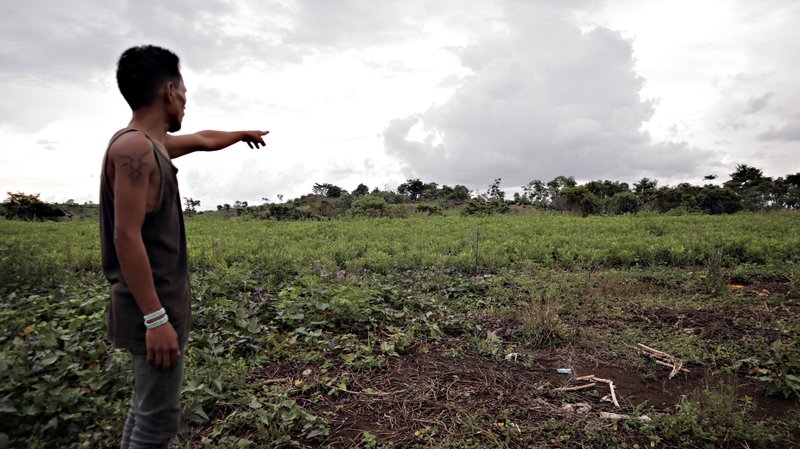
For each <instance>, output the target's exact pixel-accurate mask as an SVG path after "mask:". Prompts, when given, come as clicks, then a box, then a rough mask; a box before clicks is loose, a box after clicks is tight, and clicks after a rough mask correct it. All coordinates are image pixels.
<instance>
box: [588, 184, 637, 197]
mask: <svg viewBox="0 0 800 449" xmlns="http://www.w3.org/2000/svg"><path fill="white" fill-rule="evenodd" d="M585 185H586V188H587V189H588V190H589V191H590V192H592V193H593V194H594V195H595V196H596V197H598V198H600V199H601V200H607V199H610V198H611V197H613V196H614V195H616V194H618V193H622V192H629V191H630V188H629V187H628V183H626V182H618V181H609V180H607V179H606V180H603V181H591V182H587V183H586V184H585Z"/></svg>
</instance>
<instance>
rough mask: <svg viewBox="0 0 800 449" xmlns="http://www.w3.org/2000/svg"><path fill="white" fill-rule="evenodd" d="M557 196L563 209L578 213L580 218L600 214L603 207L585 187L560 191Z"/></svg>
mask: <svg viewBox="0 0 800 449" xmlns="http://www.w3.org/2000/svg"><path fill="white" fill-rule="evenodd" d="M559 195H560V196H561V198H562V200H563V202H564V203H563V204H564V207H566V208H567V209H569V210H572V211H574V212H578V213H580V214H581V216H582V217H586V216H587V215H591V214H596V213H598V212H600V210H601V209H602V206H603V203H602V202H601V201H600V199H599V198H597V196H596V195H595V194H593V193H592V192H590V191H589V189H587V188H586V186H578V187H567V188H564V189H562V190H561V192H560V194H559Z"/></svg>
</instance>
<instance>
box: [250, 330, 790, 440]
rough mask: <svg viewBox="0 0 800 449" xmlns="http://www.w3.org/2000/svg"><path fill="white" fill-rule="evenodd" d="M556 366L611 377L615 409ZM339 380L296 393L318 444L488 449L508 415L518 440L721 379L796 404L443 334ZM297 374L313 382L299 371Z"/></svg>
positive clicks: (774, 403)
mask: <svg viewBox="0 0 800 449" xmlns="http://www.w3.org/2000/svg"><path fill="white" fill-rule="evenodd" d="M331 362H332V363H333V365H334V367H333V368H332V369H329V373H328V374H329V375H330V374H334V375H335V374H336V373H337V372H343V370H342V368H341V367H338V366H337V365H339V364H340V362H339V361H338V360H336V361H331ZM321 365H322V362H314V363H309V364H296V363H295V364H287V363H275V364H272V365H270V366H267V367H265V369H264V370H263V372H261V373H260V376H262V377H264V378H274V377H281V378H288V379H289V380H288V381H287V382H288V383H289V384H291V382H292V380H291V379H298V378H300V377H303V376H302V373H303V371H306V370H309V369H310V370H311V371H312V372H313V373H314V375H317V373H319V369H320V366H321ZM560 367H570V368H572V369H573V370H574V371H575V375H587V374H594V375H595V376H597V377H601V378H606V379H611V380H613V382H614V384H615V386H616V391H617V395H618V396H619V399H620V403H621V405H622V407H621V408H620V409H617V408H615V407H614V406H613V405H612V404H611V403H610V402H608V401H607V400H604V399H603V397H604V396H606V395H607V394H608V393H609V391H608V387H607V386H605V385H604V384H598V385H597V386H595V387H594V388H592V389H587V390H582V391H576V392H557V391H555V390H554V388H555V387H559V386H566V385H576V383H575V382H572V383H570V382H569V380H570V376H565V375H561V374H558V373H556V368H560ZM306 373H308V371H306ZM314 375H312V377H313V376H314ZM346 378H347V383H346V387H344V388H338V387H337V388H333V389H332V390H331V391H329V390H328V388H327V387H322V389H321V390H319V391H318V393H322V394H315V395H311V394H300V395H299V396H298V397H296V398H295V399H296V400H297V402H298V403H299V404H300V405H301V406H303V407H304V408H306V409H307V410H309V412H311V413H313V414H315V415H317V416H323V417H326V418H327V419H328V421H329V422H330V423H331V433H330V435H329V436H328V438H327V439H326V440H325V441H323V442H319V443H318V444H320V445H324V446H331V447H354V446H356V445H357V444H358V443H359V442H361V440H362V438H363V434H364V432H369V433H370V434H372V435H375V436H376V437H377V438H378V439H379V440H380V441H383V442H393V443H394V444H396V445H397V447H409V446H411V445H412V444H414V443H421V442H424V441H425V439H426V438H434V439H435V438H437V437H436V435H438V437H441V436H443V435H446V436H448V437H449V438H453V439H456V440H458V439H460V438H473V439H477V441H482V442H485V443H486V444H487V445H488V446H487V447H491V446H492V442H493V441H497V439H503V435H504V433H503V432H508V431H509V430H508V429H509V427H507V426H510V425H511V424H509V423H513V425H515V426H519V428H521V429H528V430H529V433H528V434H527V435H525V438H524V440H525V441H528V442H532V441H538V439H539V438H540V437H541V435H538V434H537V433H536V432H535V431H534V432H530V429H540V428H541V425H542V423H543V422H545V421H547V420H548V419H551V418H556V419H565V420H567V419H568V420H573V421H574V420H586V419H597V415H598V414H599V412H601V411H607V412H616V413H631V411H632V408H633V407H634V406H637V405H641V404H645V405H646V406H649V407H653V408H654V409H656V410H659V411H667V410H672V409H673V408H674V406H675V404H677V403H678V402H679V401H680V400H681V396H682V395H688V396H689V397H690V398H692V397H693V396H692V395H693V394H694V393H695V392H697V391H700V390H702V389H703V388H706V387H709V388H713V387H714V386H715V385H718V383H719V382H720V381H721V380H722V381H725V382H727V383H728V384H732V385H735V386H736V392H737V394H738V395H748V396H750V397H754V398H755V403H756V406H757V407H758V413H757V416H760V417H768V416H774V417H783V416H784V415H785V414H786V413H787V412H789V411H790V410H796V409H798V404H797V401H782V400H779V399H773V398H766V397H764V396H763V394H760V393H758V391H759V390H760V386H759V385H757V384H754V383H753V382H751V381H749V380H747V379H744V378H730V377H728V378H721V377H718V376H713V375H711V374H710V373H706V372H703V371H700V370H699V369H693V370H691V371H690V373H689V374H688V375H685V374H681V375H679V376H678V377H676V378H675V379H672V380H668V379H667V373H666V372H664V373H663V378H658V379H652V378H645V377H643V375H642V373H641V372H639V371H637V369H636V368H635V367H629V366H612V365H607V364H601V363H597V359H596V358H595V356H593V355H590V354H583V353H576V352H575V351H573V350H571V349H569V348H567V349H561V350H556V351H543V352H541V353H538V354H534V355H532V356H528V358H527V359H525V360H522V359H520V360H518V361H516V362H515V361H513V360H501V359H495V358H491V357H488V356H486V355H481V354H480V353H478V352H477V351H475V350H473V349H471V348H470V347H469V345H468V344H467V343H466V342H465V341H463V340H460V339H458V338H448V339H446V340H445V341H444V342H443V343H442V344H440V345H436V346H432V347H430V348H428V349H427V350H426V351H417V352H415V353H409V354H406V355H403V356H401V357H391V358H388V359H387V361H386V363H385V364H384V365H383V366H382V367H381V368H379V369H376V370H371V371H365V372H350V373H348V375H347V377H346ZM305 379H306V381H307V382H311V381H313V378H312V379H309V378H308V376H305ZM331 393H332V394H331ZM578 402H580V403H585V404H588V405H589V407H590V409H591V411H590V412H587V413H584V414H576V413H575V412H574V411H570V410H569V409H565V408H563V406H564V404H565V403H578ZM500 423H504V424H503V425H502V426H501V424H500ZM431 429H434V430H431ZM428 432H436V435H434V434H430V433H428Z"/></svg>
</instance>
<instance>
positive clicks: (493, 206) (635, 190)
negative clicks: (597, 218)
mask: <svg viewBox="0 0 800 449" xmlns="http://www.w3.org/2000/svg"><path fill="white" fill-rule="evenodd" d="M715 179H716V176H713V175H710V176H706V177H705V178H704V181H707V183H706V184H703V185H694V184H690V183H681V184H678V185H676V186H659V185H658V181H657V180H656V179H650V178H642V179H640V180H639V181H637V182H635V183H633V185H629V184H628V183H627V182H620V181H611V180H595V181H590V182H587V183H584V184H578V183H577V182H576V180H575V178H574V177H573V176H563V175H562V176H556V177H555V178H553V179H552V180H550V181H548V182H544V181H542V180H539V179H534V180H532V181H530V182H529V183H527V184H525V185H524V186H521V189H520V191H518V192H515V193H514V194H513V196H512V197H510V198H507V197H506V192H505V191H504V190H503V189H502V188H501V179H500V178H497V179H495V180H494V181H493V182H492V183H491V184H490V185H489V186H488V188H487V189H486V191H484V192H481V191H472V190H470V189H469V188H467V187H466V186H464V185H455V186H449V185H446V184H445V185H440V184H438V183H436V182H424V181H422V180H420V179H418V178H415V179H408V180H406V181H405V182H404V183H402V184H400V185H399V186H397V188H396V189H394V190H391V189H387V190H381V189H379V188H377V187H375V188H373V189H371V190H370V188H369V187H368V186H367V185H366V184H363V183H362V184H359V185H358V186H357V187H356V188H355V189H353V190H352V191H348V190H347V189H345V188H343V187H340V186H337V185H334V184H330V183H315V184H314V185H313V186H312V188H311V192H309V193H307V194H305V195H302V196H300V197H299V198H294V199H291V200H288V201H285V202H284V201H283V196H282V195H277V199H278V202H273V201H270V199H269V198H267V197H264V198H262V201H263V203H262V204H260V205H251V204H249V203H248V202H247V201H235V202H234V203H233V204H220V205H217V207H216V209H217V211H218V213H221V214H223V215H225V216H243V217H248V218H255V219H271V220H310V219H311V220H313V219H328V218H338V217H348V216H351V217H356V216H364V217H376V218H377V217H394V218H401V217H406V216H408V215H409V214H410V213H411V212H413V211H416V212H419V213H426V214H429V215H438V214H443V213H444V211H445V210H448V209H454V208H455V209H458V210H459V211H460V213H461V214H463V215H491V214H502V213H508V212H509V211H511V210H514V209H520V208H523V209H534V210H539V211H557V212H572V213H576V214H580V215H582V216H588V215H595V214H626V213H630V214H635V213H638V212H639V211H652V212H660V213H668V212H669V213H706V214H731V213H736V212H739V211H742V210H746V211H753V212H756V211H767V210H776V209H798V208H800V172H798V173H795V174H790V175H786V176H784V177H778V178H774V179H773V178H771V177H769V176H765V175H764V173H763V171H762V170H761V169H758V168H755V167H752V166H749V165H746V164H739V165H737V166H736V169H735V170H734V171H733V173H731V174H730V179H729V180H727V181H725V182H724V183H722V185H718V184H714V183H712V181H714V180H715ZM184 204H185V210H184V212H185V213H186V214H187V215H193V214H197V213H202V212H199V211H198V207H199V206H200V200H197V199H194V198H184ZM0 209H1V210H0V212H2V215H3V216H4V217H6V219H16V220H56V219H69V218H71V217H72V216H73V215H75V216H78V217H86V216H90V217H91V216H96V205H94V204H85V205H78V204H76V203H75V202H74V201H72V200H70V201H68V202H66V203H63V204H50V203H46V202H44V201H41V200H40V199H39V195H38V194H35V195H28V194H24V193H21V192H17V193H11V192H8V198H7V199H6V200H5V201H4V202H3V203H0Z"/></svg>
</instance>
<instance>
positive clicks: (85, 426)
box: [0, 212, 800, 448]
mask: <svg viewBox="0 0 800 449" xmlns="http://www.w3.org/2000/svg"><path fill="white" fill-rule="evenodd" d="M0 232H2V236H3V238H2V240H0V324H2V328H3V330H4V333H3V334H2V335H0V378H2V379H3V382H2V384H0V447H2V440H3V439H8V440H9V441H10V445H11V447H31V448H49V447H59V448H69V447H85V448H95V447H113V446H114V444H115V443H116V440H117V438H118V435H119V434H120V430H121V426H122V422H123V420H124V417H125V411H126V409H127V405H128V404H127V403H128V399H129V394H130V373H129V371H130V369H129V366H128V363H129V358H128V357H127V355H126V354H125V353H124V352H120V351H115V350H113V349H112V348H111V347H110V346H109V344H108V343H107V342H106V341H105V340H104V333H105V326H106V323H105V316H106V305H107V296H108V286H107V283H106V281H105V280H104V278H103V277H102V274H101V272H100V257H99V237H98V231H97V224H96V223H94V222H81V221H70V222H60V223H28V222H14V221H0ZM187 234H188V239H189V250H190V268H191V271H192V279H191V280H192V287H193V292H194V298H193V301H194V302H193V310H194V328H193V333H192V337H191V340H190V344H189V349H188V351H187V368H186V380H185V384H184V392H183V395H182V400H183V407H184V415H185V418H186V425H185V431H184V432H183V433H182V434H181V441H180V444H179V446H178V447H218V448H232V447H253V448H257V447H342V448H344V447H383V448H388V447H396V448H401V447H431V448H434V447H437V448H462V447H475V448H477V447H501V448H502V447H508V448H518V447H519V448H522V447H540V448H549V447H563V448H569V447H576V448H577V447H592V448H603V447H608V448H616V447H640V448H644V447H675V448H677V447H700V448H703V447H737V448H738V447H751V448H755V447H770V448H788V447H800V405H798V399H799V398H800V390H799V389H800V333H799V332H798V331H799V330H800V315H798V312H800V215H798V214H797V213H794V212H777V213H768V214H736V215H729V216H708V215H684V216H665V215H650V214H639V215H635V216H630V215H627V216H615V217H609V216H590V217H588V218H579V217H575V216H570V215H559V214H528V215H522V214H520V215H509V216H492V217H484V218H466V217H456V216H448V217H413V218H408V219H341V220H330V221H308V222H275V221H237V219H235V218H234V219H230V220H223V219H221V218H220V217H219V216H215V215H214V214H207V215H200V216H196V217H193V218H191V219H189V220H188V221H187ZM637 343H642V344H645V345H647V346H651V347H654V348H657V349H659V350H661V351H664V352H667V353H669V354H671V355H672V356H674V357H677V358H679V359H680V360H681V362H682V364H683V367H684V368H685V369H687V370H688V372H680V373H679V374H677V376H675V377H674V378H673V379H669V378H668V377H669V374H670V368H666V367H664V366H661V365H657V364H655V363H654V361H653V360H651V359H650V358H648V357H645V356H643V355H642V354H641V353H640V352H639V351H638V350H637V349H636V348H635V345H636V344H637ZM557 368H571V369H572V370H573V371H574V372H575V374H576V375H578V376H582V375H589V374H594V375H596V376H597V377H600V378H604V379H610V380H612V381H614V383H615V385H616V392H617V395H618V396H619V399H620V401H619V402H620V407H619V408H617V407H615V406H614V405H613V404H611V403H609V402H607V401H604V400H603V397H604V396H606V395H607V394H608V393H609V390H608V387H607V386H606V384H604V383H602V382H601V383H598V384H597V385H595V386H593V387H591V388H587V389H583V390H576V391H561V390H558V388H562V387H571V386H578V385H581V384H582V383H581V382H579V381H577V380H576V379H575V378H574V377H571V376H569V375H560V374H557V373H556V369H557ZM601 412H614V413H618V414H622V415H625V416H626V417H627V418H623V419H618V420H613V419H608V418H604V417H601V416H600V413H601ZM642 415H646V416H647V417H648V419H647V420H642V419H639V418H641V416H642Z"/></svg>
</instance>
